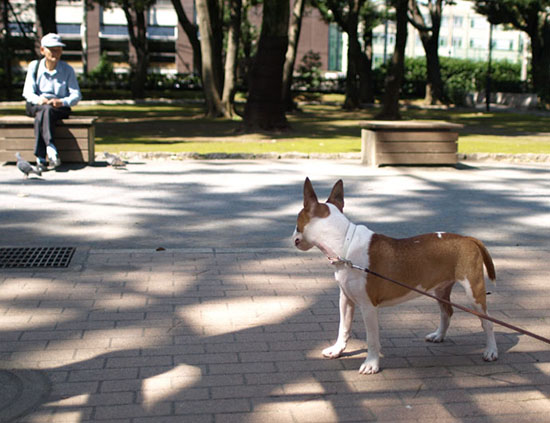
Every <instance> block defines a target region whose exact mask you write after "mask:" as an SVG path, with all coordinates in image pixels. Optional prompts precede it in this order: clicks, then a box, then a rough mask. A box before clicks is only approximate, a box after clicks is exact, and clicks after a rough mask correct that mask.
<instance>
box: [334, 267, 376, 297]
mask: <svg viewBox="0 0 550 423" xmlns="http://www.w3.org/2000/svg"><path fill="white" fill-rule="evenodd" d="M334 278H335V279H336V281H337V282H338V285H339V286H340V289H342V291H343V292H344V294H346V297H348V298H349V299H350V300H351V301H353V302H354V303H355V304H365V302H366V301H368V297H367V278H366V274H365V273H363V272H361V271H358V270H352V269H349V268H347V267H344V266H342V269H338V270H337V271H336V272H334Z"/></svg>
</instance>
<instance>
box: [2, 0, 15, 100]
mask: <svg viewBox="0 0 550 423" xmlns="http://www.w3.org/2000/svg"><path fill="white" fill-rule="evenodd" d="M8 1H9V0H3V2H2V25H3V26H4V42H3V43H2V44H3V50H4V51H3V53H4V54H3V56H4V57H3V63H2V65H3V67H4V72H5V81H4V82H5V84H6V92H5V94H6V98H7V99H8V100H11V99H12V98H11V96H12V86H13V84H12V82H13V81H12V79H13V78H12V72H11V57H12V55H11V33H10V26H9V10H8V9H9V4H8Z"/></svg>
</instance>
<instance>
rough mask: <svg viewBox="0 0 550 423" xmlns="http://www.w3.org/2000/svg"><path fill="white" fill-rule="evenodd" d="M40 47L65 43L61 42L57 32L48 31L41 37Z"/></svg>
mask: <svg viewBox="0 0 550 423" xmlns="http://www.w3.org/2000/svg"><path fill="white" fill-rule="evenodd" d="M40 45H41V46H42V47H65V44H63V43H62V42H61V37H60V36H59V35H58V34H54V33H53V32H50V33H49V34H46V35H44V36H43V37H42V41H40Z"/></svg>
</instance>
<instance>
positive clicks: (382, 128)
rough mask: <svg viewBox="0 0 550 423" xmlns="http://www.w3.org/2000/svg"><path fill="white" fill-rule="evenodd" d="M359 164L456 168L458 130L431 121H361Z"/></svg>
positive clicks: (448, 124) (443, 123)
mask: <svg viewBox="0 0 550 423" xmlns="http://www.w3.org/2000/svg"><path fill="white" fill-rule="evenodd" d="M360 127H361V162H362V163H363V164H366V165H369V166H380V165H432V164H440V165H456V163H457V140H458V130H459V129H460V128H462V127H463V125H460V124H456V123H448V122H435V121H364V122H361V123H360Z"/></svg>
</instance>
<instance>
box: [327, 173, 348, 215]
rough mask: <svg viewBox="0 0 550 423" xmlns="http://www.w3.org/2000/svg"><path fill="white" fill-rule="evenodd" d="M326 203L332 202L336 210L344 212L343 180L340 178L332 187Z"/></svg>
mask: <svg viewBox="0 0 550 423" xmlns="http://www.w3.org/2000/svg"><path fill="white" fill-rule="evenodd" d="M327 203H331V204H334V205H335V206H336V207H337V208H338V210H340V211H341V212H342V213H343V212H344V182H343V181H342V180H341V179H340V180H338V181H337V182H336V183H335V184H334V187H332V191H331V192H330V195H329V196H328V200H327Z"/></svg>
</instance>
